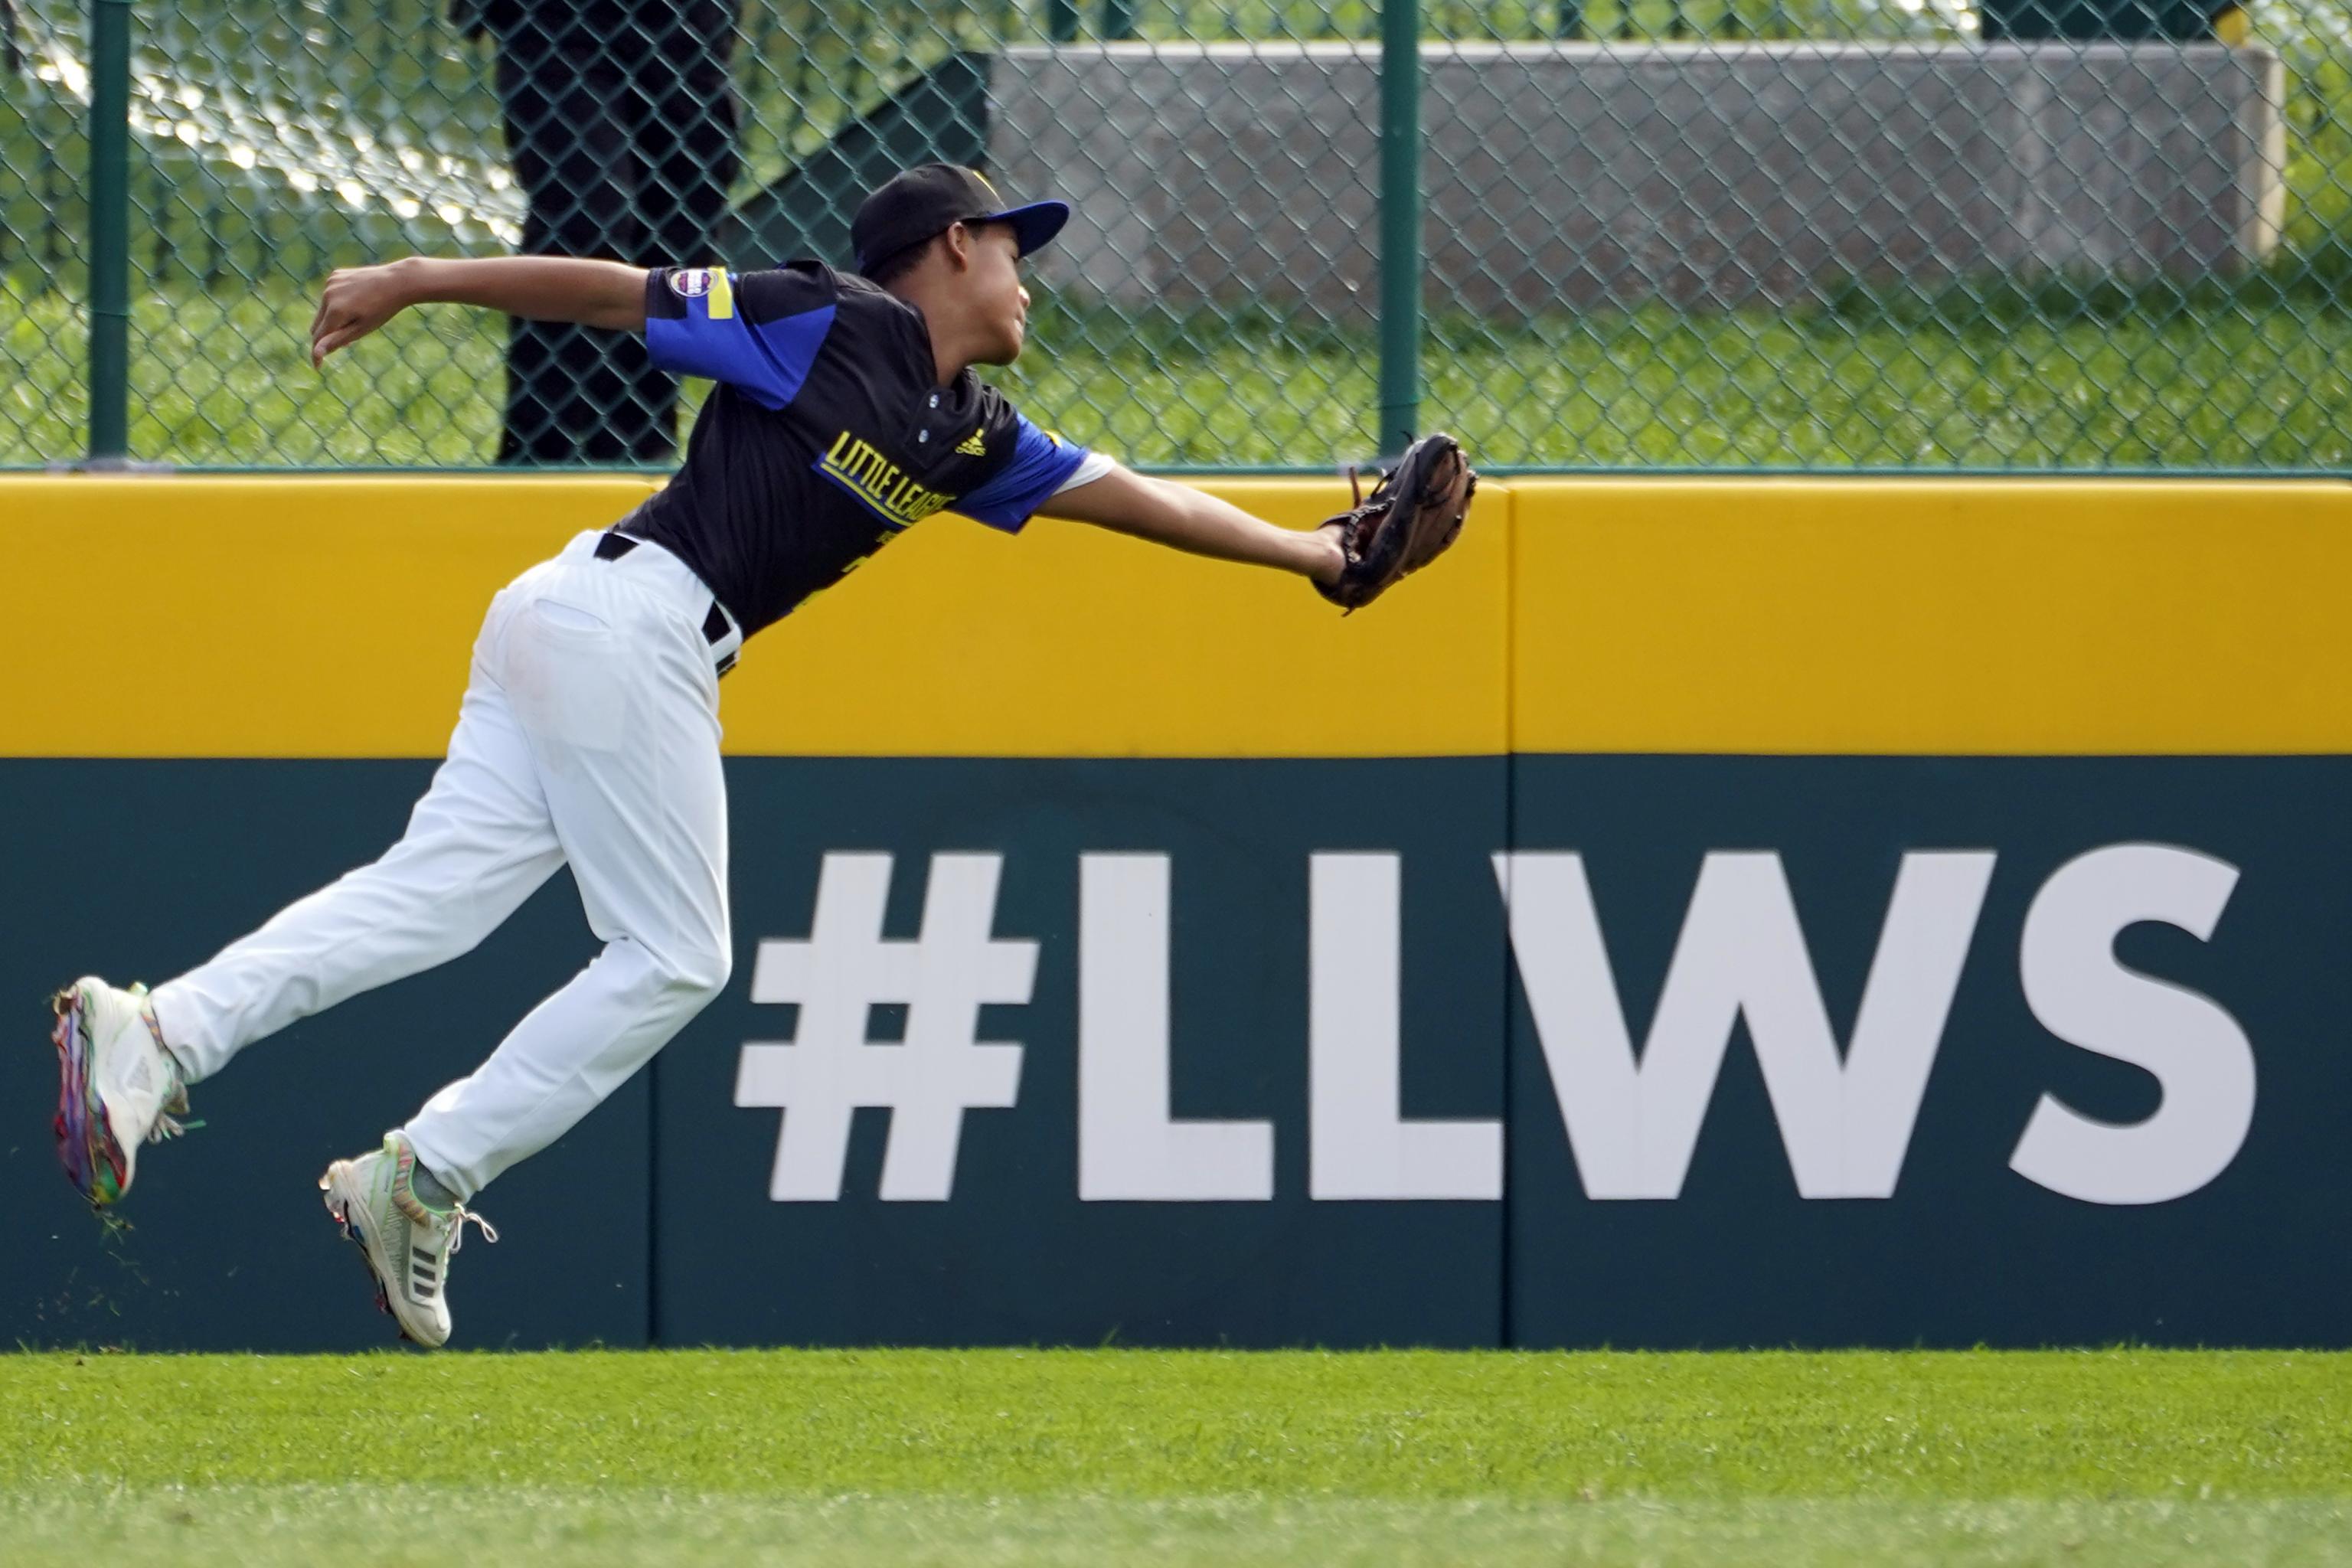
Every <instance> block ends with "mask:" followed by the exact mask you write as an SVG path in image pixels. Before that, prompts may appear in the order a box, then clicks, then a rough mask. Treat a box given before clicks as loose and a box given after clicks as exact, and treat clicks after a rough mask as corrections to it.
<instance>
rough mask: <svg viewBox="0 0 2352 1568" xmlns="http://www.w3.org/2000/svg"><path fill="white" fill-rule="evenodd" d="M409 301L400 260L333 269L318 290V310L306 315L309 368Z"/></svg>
mask: <svg viewBox="0 0 2352 1568" xmlns="http://www.w3.org/2000/svg"><path fill="white" fill-rule="evenodd" d="M411 302H412V297H411V295H410V292H409V289H408V285H407V282H406V268H405V266H404V263H402V262H398V261H393V262H387V263H385V264H384V265H383V266H381V267H344V268H337V269H336V270H335V271H334V272H332V273H331V274H329V275H328V278H327V286H326V287H325V288H323V289H320V290H319V313H318V314H317V315H315V316H313V317H311V318H310V366H311V368H312V369H314V370H315V369H317V368H318V367H319V366H320V365H322V364H324V363H327V356H328V355H329V354H331V353H334V352H335V351H336V350H337V349H339V348H341V347H343V346H344V345H345V344H346V343H352V342H358V341H359V340H360V339H362V338H363V337H365V336H367V335H368V334H369V333H370V332H372V331H375V330H376V329H377V328H378V327H381V326H383V324H384V323H385V322H386V321H390V320H392V319H393V318H394V316H396V315H398V314H400V312H401V310H403V309H404V308H405V307H406V306H407V305H409V304H410V303H411Z"/></svg>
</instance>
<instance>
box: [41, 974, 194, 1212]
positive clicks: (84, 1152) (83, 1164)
mask: <svg viewBox="0 0 2352 1568" xmlns="http://www.w3.org/2000/svg"><path fill="white" fill-rule="evenodd" d="M49 1005H50V1007H51V1008H52V1010H54V1011H55V1012H56V1014H57V1017H58V1022H57V1026H56V1027H55V1028H54V1029H52V1030H51V1031H50V1033H49V1041H50V1043H51V1044H52V1045H55V1046H56V1047H58V1115H57V1120H56V1121H55V1122H53V1123H51V1125H52V1126H53V1127H54V1128H55V1129H56V1131H57V1135H58V1162H59V1163H61V1164H63V1165H64V1166H65V1168H66V1180H68V1181H69V1182H71V1183H72V1184H73V1185H74V1191H76V1192H78V1193H79V1194H81V1195H82V1196H83V1197H84V1198H86V1199H88V1200H89V1205H90V1207H92V1208H101V1209H102V1208H105V1207H106V1206H107V1205H110V1204H117V1203H121V1201H122V1195H123V1194H125V1193H127V1192H129V1191H130V1190H131V1177H132V1175H133V1174H134V1173H136V1171H137V1169H138V1164H139V1145H141V1144H142V1143H160V1142H163V1140H164V1139H166V1138H176V1137H178V1136H179V1135H180V1134H181V1133H182V1132H184V1131H187V1130H188V1128H189V1127H190V1126H194V1125H199V1124H198V1123H192V1122H183V1121H180V1120H179V1119H180V1118H181V1117H183V1116H185V1115H186V1114H187V1113H188V1089H187V1085H186V1083H185V1082H184V1079H183V1075H182V1074H181V1071H180V1063H179V1058H176V1057H174V1056H173V1055H172V1053H171V1052H170V1051H167V1050H165V1049H164V1048H163V1031H162V1030H161V1029H160V1028H158V1027H157V1026H156V1024H155V1010H154V1009H153V1008H152V1007H150V1006H149V1005H147V987H145V986H144V985H133V986H131V988H130V989H129V990H127V991H126V990H121V989H119V988H117V987H115V986H112V985H109V984H107V983H106V982H105V981H103V980H100V979H98V978H97V977H96V976H94V975H92V976H84V977H83V978H82V979H79V980H77V981H75V982H74V983H73V984H71V985H68V986H67V987H66V988H65V989H64V990H63V991H60V992H58V994H56V995H55V996H54V997H52V998H50V1002H49Z"/></svg>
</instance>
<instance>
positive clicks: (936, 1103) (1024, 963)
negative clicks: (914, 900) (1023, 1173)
mask: <svg viewBox="0 0 2352 1568" xmlns="http://www.w3.org/2000/svg"><path fill="white" fill-rule="evenodd" d="M1003 866H1004V858H1003V856H1001V855H934V856H932V857H931V880H930V886H929V889H928V890H927V891H926V892H925V894H924V898H923V927H922V934H921V935H920V936H919V937H918V938H917V939H916V940H915V941H913V942H885V941H884V940H883V939H882V911H883V906H884V904H885V903H886V902H887V900H888V899H889V896H890V857H889V856H887V855H845V854H834V855H827V856H826V857H825V858H824V869H823V871H822V872H821V873H820V874H819V875H818V878H817V887H816V913H815V915H814V917H813V918H812V920H811V921H810V923H809V938H808V940H807V941H806V942H761V944H760V956H759V959H758V962H757V963H755V965H754V966H753V968H752V972H751V1000H752V1001H754V1002H768V1003H781V1002H792V1003H797V1004H799V1005H800V1022H799V1026H798V1027H797V1028H796V1029H795V1030H794V1037H793V1040H792V1041H791V1042H790V1043H776V1042H769V1041H751V1042H749V1043H747V1044H746V1045H745V1046H744V1047H743V1055H742V1058H741V1060H740V1063H739V1064H738V1066H737V1068H736V1075H735V1103H736V1104H737V1105H739V1106H745V1107H752V1106H757V1107H774V1108H777V1109H780V1110H782V1111H783V1113H784V1116H783V1128H782V1131H781V1132H779V1133H778V1135H777V1138H776V1167H775V1173H774V1174H773V1176H772V1178H771V1179H770V1181H769V1184H768V1195H769V1196H770V1197H771V1198H773V1199H774V1200H775V1201H776V1202H778V1203H792V1202H803V1203H830V1202H832V1201H834V1200H835V1199H838V1198H839V1197H840V1196H841V1186H842V1178H843V1175H844V1173H845V1168H846V1166H847V1164H848V1160H849V1126H850V1112H851V1111H853V1110H857V1109H859V1108H861V1107H880V1108H885V1109H887V1110H889V1112H890V1139H889V1143H888V1145H887V1150H886V1152H884V1154H883V1157H882V1196H883V1198H884V1199H885V1200H887V1201H891V1202H901V1203H904V1202H925V1201H929V1202H944V1201H945V1200H946V1199H947V1197H948V1195H949V1194H950V1192H951V1191H952V1190H953V1189H954V1186H955V1165H956V1146H957V1144H958V1142H960V1141H961V1137H962V1134H963V1113H964V1112H965V1111H967V1110H1009V1109H1011V1108H1012V1106H1013V1101H1014V1099H1015V1097H1016V1095H1017V1094H1018V1092H1019V1089H1020V1084H1021V1047H1020V1046H1018V1045H1016V1044H1012V1043H1008V1042H1003V1041H993V1040H981V1039H979V1038H977V1036H978V1035H979V1033H980V1009H981V1007H982V1005H983V1004H985V1003H991V1002H1001V1003H1016V1004H1018V1003H1026V1002H1027V1001H1028V1000H1029V994H1030V989H1031V987H1032V986H1033V985H1034V984H1035V981H1036V977H1037V944H1036V943H1035V942H998V941H995V940H993V939H992V937H991V936H990V935H989V931H990V928H991V927H992V926H993V925H994V923H995V921H996V884H997V879H998V877H999V875H1000V873H1001V872H1002V871H1003ZM891 1003H897V1004H902V1005H905V1007H906V1009H907V1023H906V1035H905V1040H904V1043H903V1044H897V1045H889V1044H884V1045H877V1044H875V1043H873V1042H872V1041H870V1040H868V1039H867V1037H866V1032H867V1025H866V1020H867V1017H868V1016H869V1015H870V1014H871V1012H872V1010H873V1008H874V1007H875V1006H876V1005H877V1004H891Z"/></svg>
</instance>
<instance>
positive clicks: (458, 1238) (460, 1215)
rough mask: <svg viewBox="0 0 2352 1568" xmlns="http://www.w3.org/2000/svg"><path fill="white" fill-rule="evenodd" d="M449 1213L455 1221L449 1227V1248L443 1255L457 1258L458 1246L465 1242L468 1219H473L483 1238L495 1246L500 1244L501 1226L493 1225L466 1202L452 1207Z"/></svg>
mask: <svg viewBox="0 0 2352 1568" xmlns="http://www.w3.org/2000/svg"><path fill="white" fill-rule="evenodd" d="M449 1215H450V1217H451V1219H452V1220H453V1221H454V1223H453V1224H452V1225H451V1226H450V1227H449V1250H448V1251H447V1252H446V1254H444V1255H443V1256H445V1257H448V1258H455V1257H457V1248H458V1247H460V1246H462V1245H463V1244H464V1242H465V1239H466V1222H467V1220H472V1221H473V1222H474V1228H475V1229H477V1230H478V1231H480V1232H481V1233H482V1239H483V1240H484V1241H486V1242H488V1243H489V1244H490V1245H491V1246H493V1247H495V1246H497V1245H498V1240H499V1227H498V1226H494V1225H492V1224H491V1223H490V1222H489V1221H488V1220H486V1219H484V1218H483V1217H482V1216H481V1215H478V1214H476V1213H475V1212H474V1211H473V1210H472V1209H469V1208H467V1206H466V1205H464V1204H458V1205H456V1206H454V1207H452V1208H451V1209H450V1211H449Z"/></svg>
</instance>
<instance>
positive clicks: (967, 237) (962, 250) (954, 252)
mask: <svg viewBox="0 0 2352 1568" xmlns="http://www.w3.org/2000/svg"><path fill="white" fill-rule="evenodd" d="M945 238H946V240H947V242H948V247H947V249H948V260H949V263H950V265H951V266H953V267H954V268H955V269H956V270H957V271H958V272H969V271H971V251H972V236H971V225H970V224H968V223H965V222H964V221H962V220H961V218H959V219H958V220H957V221H955V222H954V223H951V224H950V225H948V227H947V234H946V235H945Z"/></svg>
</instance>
